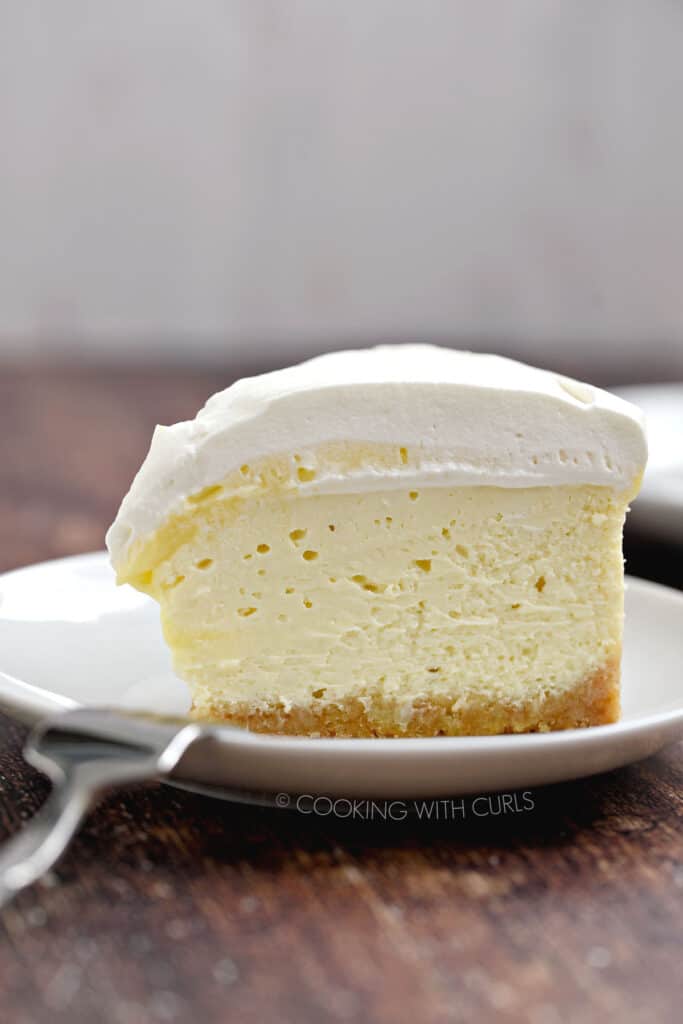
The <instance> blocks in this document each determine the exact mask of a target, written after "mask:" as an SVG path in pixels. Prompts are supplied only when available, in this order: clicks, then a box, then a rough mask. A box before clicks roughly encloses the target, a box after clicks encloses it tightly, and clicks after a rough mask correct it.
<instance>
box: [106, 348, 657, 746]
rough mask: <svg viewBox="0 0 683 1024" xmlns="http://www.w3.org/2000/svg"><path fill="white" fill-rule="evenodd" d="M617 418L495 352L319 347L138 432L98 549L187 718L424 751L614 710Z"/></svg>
mask: <svg viewBox="0 0 683 1024" xmlns="http://www.w3.org/2000/svg"><path fill="white" fill-rule="evenodd" d="M645 460H646V445H645V437H644V432H643V426H642V422H641V417H640V414H639V412H638V411H637V410H636V409H635V408H634V407H633V406H631V405H629V404H628V403H626V402H624V401H623V400H621V399H618V398H616V397H614V396H612V395H610V394H608V393H606V392H604V391H600V390H597V389H595V388H593V387H589V386H587V385H585V384H580V383H578V382H576V381H573V380H569V379H567V378H564V377H558V376H557V375H556V374H553V373H548V372H545V371H542V370H537V369H533V368H531V367H529V366H524V365H522V364H520V363H516V362H513V361H511V360H508V359H503V358H500V357H498V356H491V355H477V354H472V353H468V352H455V351H451V350H445V349H438V348H433V347H430V346H426V345H418V346H412V345H411V346H397V347H382V348H376V349H370V350H366V351H355V352H338V353H334V354H331V355H326V356H321V357H320V358H317V359H313V360H311V361H309V362H306V363H303V364H301V365H300V366H294V367H291V368H290V369H286V370H281V371H278V372H275V373H269V374H265V375H263V376H260V377H254V378H250V379H245V380H241V381H238V382H237V383H236V384H234V385H233V386H232V387H230V388H228V389H227V390H226V391H222V392H220V393H218V394H216V395H214V396H213V397H212V398H211V399H209V401H208V402H207V404H206V405H205V407H204V408H203V409H202V410H201V412H200V413H199V414H198V416H197V417H196V419H195V420H192V421H190V422H186V423H177V424H176V425H175V426H172V427H157V429H156V430H155V432H154V437H153V439H152V446H151V449H150V452H149V455H148V456H147V458H146V460H145V462H144V464H143V466H142V468H141V469H140V472H139V473H138V475H137V477H136V478H135V481H134V482H133V485H132V487H131V490H130V492H129V494H128V495H127V496H126V498H125V499H124V501H123V504H122V506H121V509H120V512H119V515H118V517H117V519H116V522H115V523H114V525H113V526H112V528H111V530H110V531H109V534H108V536H107V542H108V545H109V550H110V552H111V557H112V562H113V564H114V567H115V569H116V572H117V575H118V581H119V582H120V583H130V584H132V585H133V586H135V587H137V588H138V589H139V590H142V591H145V592H146V593H148V594H151V595H152V597H154V598H155V599H156V600H157V601H158V602H159V604H160V606H161V619H162V624H163V631H164V635H165V637H166V640H167V642H168V644H169V646H170V648H171V650H172V653H173V660H174V665H175V668H176V671H177V672H178V673H179V675H180V676H181V677H182V678H183V679H185V680H187V682H188V683H189V685H190V687H191V690H192V695H193V708H194V713H195V714H196V715H197V716H198V717H201V718H207V719H220V720H227V721H230V722H233V723H237V724H240V725H244V726H247V727H249V728H251V729H254V730H261V731H272V732H286V733H299V734H307V735H322V736H437V735H444V734H445V735H471V734H482V733H503V732H528V731H536V730H550V729H566V728H572V727H575V726H587V725H597V724H602V723H606V722H612V721H614V720H615V719H616V718H617V716H618V713H619V662H620V655H621V637H622V619H623V588H624V583H623V562H622V551H621V536H622V526H623V521H624V515H625V512H626V509H627V505H628V502H629V501H630V500H631V499H632V498H633V497H634V495H635V494H636V493H637V490H638V487H639V483H640V480H641V476H642V473H643V469H644V465H645Z"/></svg>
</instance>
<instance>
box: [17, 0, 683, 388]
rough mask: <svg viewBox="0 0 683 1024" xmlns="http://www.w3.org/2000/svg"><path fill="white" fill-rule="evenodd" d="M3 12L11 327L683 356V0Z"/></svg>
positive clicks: (174, 5) (642, 364) (155, 1)
mask: <svg viewBox="0 0 683 1024" xmlns="http://www.w3.org/2000/svg"><path fill="white" fill-rule="evenodd" d="M0 11H1V12H2V25H3V27H2V32H1V33H0V353H4V354H5V355H11V356H13V357H16V356H18V355H21V354H27V353H28V354H31V353H36V352H43V351H48V352H50V353H57V352H60V353H66V354H67V355H69V354H70V355H72V356H73V355H74V354H77V355H80V354H85V355H88V356H90V357H94V358H99V357H106V358H108V359H110V358H112V357H114V358H122V357H129V356H132V355H135V356H136V357H137V358H142V359H154V360H156V359H158V358H169V359H178V358H181V359H185V358H187V357H188V356H192V357H193V358H197V357H199V358H206V359H214V358H216V357H221V358H224V357H225V356H226V355H227V356H232V355H240V354H241V353H244V352H249V351H251V352H253V351H255V350H258V351H259V352H260V353H262V354H264V355H265V356H266V357H267V358H276V359H277V358H279V357H280V355H281V354H283V353H284V352H285V351H289V350H290V349H291V350H293V351H294V350H295V351H296V353H297V354H299V353H301V352H303V351H306V350H317V349H320V348H325V347H329V346H331V345H336V344H339V343H345V342H352V343H361V342H363V341H366V340H375V339H377V338H382V339H387V338H395V339H399V340H401V339H412V338H430V339H434V340H449V341H455V342H458V341H462V342H467V343H473V344H475V345H487V344H489V345H490V346H491V347H498V348H510V349H512V350H514V351H519V352H521V353H522V354H524V355H527V356H528V357H530V358H534V357H535V358H539V359H541V360H542V361H544V362H546V363H551V362H558V361H560V360H561V359H563V358H564V357H563V355H562V353H563V351H564V353H565V356H566V351H567V346H568V345H571V346H572V353H573V355H574V356H575V357H576V358H581V359H585V360H587V361H594V362H597V363H600V362H601V361H602V362H607V363H608V364H609V365H610V366H611V367H612V368H613V370H614V373H616V375H617V376H620V375H621V366H622V364H628V366H629V368H630V369H629V373H630V374H631V375H633V374H634V373H635V374H638V373H641V374H644V375H648V376H653V375H654V376H657V375H658V374H659V373H660V371H659V367H660V365H661V367H663V368H664V367H665V368H666V373H667V374H669V373H671V372H674V371H675V370H676V369H678V370H679V371H680V372H681V373H683V287H682V285H681V276H682V270H683V117H682V114H681V111H682V110H683V59H682V58H681V54H682V53H683V4H681V3H679V2H674V0H571V2H570V0H514V2H501V0H477V2H476V3H474V2H471V0H450V2H447V0H419V2H418V0H346V2H344V0H327V2H320V0H287V2H282V0H280V2H277V0H272V2H270V0H224V2H218V0H198V2H196V3H190V2H188V0H117V2H116V3H108V2H92V0H60V2H59V3H52V2H47V0H46V2H42V3H41V2H38V0H2V2H0ZM663 373H664V371H663V370H662V373H661V374H660V375H663Z"/></svg>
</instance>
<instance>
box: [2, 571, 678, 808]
mask: <svg viewBox="0 0 683 1024" xmlns="http://www.w3.org/2000/svg"><path fill="white" fill-rule="evenodd" d="M626 608H627V616H626V642H625V650H624V665H623V718H622V720H621V721H620V722H619V723H618V724H617V725H607V726H600V727H597V728H593V729H578V730H570V731H566V732H557V733H546V734H543V735H522V736H481V737H463V738H448V737H441V738H437V739H412V740H411V739H396V740H367V739H365V740H342V739H316V740H312V739H305V738H296V737H279V736H259V735H256V734H254V733H248V732H244V733H239V732H238V740H237V742H236V741H235V739H234V737H235V730H229V735H230V737H231V739H230V742H229V743H228V742H227V734H228V730H225V731H224V733H225V736H226V742H225V744H223V743H220V744H218V745H217V748H216V759H215V763H213V764H212V765H211V767H210V769H208V770H204V771H203V772H202V773H201V776H200V775H198V773H197V770H196V766H195V767H193V765H192V763H191V762H190V763H187V764H185V765H184V768H183V774H182V778H181V779H180V780H179V781H181V782H183V783H190V784H192V783H200V784H207V783H208V784H213V785H217V786H225V787H229V788H234V787H240V788H243V789H245V790H251V791H259V790H262V791H265V792H270V793H276V792H280V791H283V792H288V793H291V794H309V793H317V794H329V795H332V796H342V797H377V798H385V799H387V798H407V799H410V798H414V797H420V796H435V797H436V796H456V795H464V794H471V793H486V792H488V791H493V790H508V791H510V790H514V789H519V788H522V787H531V786H538V785H543V784H545V783H550V782H559V781H562V780H566V779H575V778H580V777H582V776H586V775H592V774H594V773H596V772H602V771H606V770H608V769H611V768H616V767H619V766H620V765H624V764H628V763H630V762H631V761H636V760H638V759H640V758H643V757H647V756H648V755H650V754H653V753H655V752H656V751H658V750H660V749H661V748H662V747H664V746H665V745H666V744H668V743H672V742H674V741H675V740H679V739H681V738H683V672H682V670H681V666H682V665H683V594H682V593H678V592H677V591H673V590H669V589H667V588H665V587H660V586H658V585H656V584H653V583H646V582H644V581H642V580H636V579H630V580H629V582H628V589H627V599H626ZM0 669H2V671H1V672H0V707H3V708H4V709H6V710H7V711H8V712H9V713H10V714H12V715H15V716H17V717H20V718H22V719H24V720H25V721H29V722H31V721H35V720H36V719H38V718H40V717H42V716H44V715H46V714H50V713H54V712H55V711H59V710H60V709H63V708H67V707H73V706H74V705H77V704H85V705H117V706H124V707H137V708H147V709H151V710H154V711H157V712H162V713H171V714H173V713H178V712H180V713H182V712H184V711H185V710H186V709H187V706H188V703H189V702H188V696H187V691H186V689H185V686H184V684H183V683H181V682H180V681H179V680H178V679H177V678H176V677H175V676H174V675H173V673H172V671H171V668H170V664H169V658H168V654H167V652H166V649H165V647H164V645H163V642H162V640H161V637H160V632H159V622H158V612H157V606H156V605H155V604H154V603H153V602H152V601H151V600H150V599H148V598H146V597H144V596H142V595H140V594H138V593H137V592H136V591H134V590H132V589H131V588H130V587H116V586H115V585H114V580H113V576H112V572H111V569H110V568H109V565H108V563H107V561H106V557H105V555H104V554H99V553H98V554H91V555H81V556H78V557H75V558H65V559H61V560H59V561H55V562H46V563H44V564H42V565H35V566H30V567H29V568H26V569H19V570H17V571H16V572H11V573H8V574H6V575H5V576H0ZM150 706H151V707H150ZM220 733H221V730H220V729H219V730H218V734H219V736H220Z"/></svg>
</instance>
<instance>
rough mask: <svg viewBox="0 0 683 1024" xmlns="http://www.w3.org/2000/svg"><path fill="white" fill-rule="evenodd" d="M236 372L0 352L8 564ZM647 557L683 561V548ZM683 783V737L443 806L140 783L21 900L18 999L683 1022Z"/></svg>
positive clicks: (536, 1022)
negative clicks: (323, 813)
mask: <svg viewBox="0 0 683 1024" xmlns="http://www.w3.org/2000/svg"><path fill="white" fill-rule="evenodd" d="M228 381H229V375H228V374H226V373H222V372H218V371H217V372H209V371H205V372H201V373H195V374H188V373H186V372H181V371H178V372H170V371H169V372H164V373H160V372H159V373H157V372H152V371H145V372H136V373H133V372H130V373H126V372H123V371H120V370H119V371H117V372H111V373H104V372H103V371H99V372H98V371H95V370H87V369H82V370H73V369H72V370H62V371H60V372H49V370H46V369H43V370H37V369H34V370H30V371H28V370H23V371H22V370H13V371H8V370H0V446H1V448H2V458H1V460H0V568H3V569H9V568H12V567H14V566H18V565H22V564H25V563H28V562H31V561H36V560H39V559H43V558H49V557H52V556H57V555H64V554H69V553H71V552H79V551H84V550H89V549H93V548H99V547H101V546H102V538H103V532H104V529H105V527H106V526H107V525H108V523H109V521H110V520H111V519H112V517H113V515H114V513H115V511H116V507H117V505H118V502H119V500H120V498H121V495H122V493H123V492H124V490H125V489H126V487H127V486H128V483H129V481H130V478H131V477H132V475H133V473H134V472H135V470H136V469H137V467H138V465H139V462H140V460H141V458H142V456H143V454H144V452H145V450H146V447H147V445H148V442H149V436H150V433H151V428H152V426H153V424H154V423H155V422H157V421H159V422H173V421H175V420H177V419H179V418H183V417H186V416H189V415H192V414H194V412H195V410H196V408H197V407H198V406H199V405H200V404H201V403H202V402H203V400H204V399H205V398H206V397H207V395H208V394H209V393H210V392H212V391H214V390H215V389H216V388H217V387H219V386H221V385H223V384H225V383H228ZM627 554H628V557H629V561H630V567H631V568H632V569H636V570H637V571H638V572H639V573H640V574H641V575H649V576H651V577H653V578H665V579H666V580H667V581H668V582H671V583H673V584H674V585H679V586H680V585H681V584H682V583H683V556H682V555H681V552H680V551H676V550H674V549H667V550H664V549H662V548H655V547H652V546H651V545H648V544H647V543H645V542H644V541H643V540H642V539H641V540H637V539H635V538H634V539H632V540H631V541H630V542H629V545H628V550H627ZM22 739H23V730H22V729H21V727H19V726H17V725H15V724H13V723H12V722H10V721H9V719H1V720H0V832H1V833H2V835H3V836H4V835H7V834H9V833H11V832H13V831H14V830H15V829H17V828H19V827H21V824H22V822H23V821H24V819H26V818H27V817H28V816H29V815H31V814H32V813H33V812H34V811H35V810H36V808H37V807H38V806H39V805H40V803H41V801H42V800H43V799H44V797H45V794H46V792H47V786H46V784H45V782H44V780H43V779H42V778H41V777H40V776H38V775H37V774H36V773H35V772H33V771H32V770H30V769H29V768H27V767H26V766H25V765H24V763H23V761H22V759H21V754H20V750H21V743H22ZM682 793H683V749H682V748H681V746H680V745H679V746H677V747H674V748H672V749H670V750H669V751H667V752H665V753H663V754H661V755H659V756H657V757H655V758H652V759H650V760H648V761H645V762H643V763H642V764H639V765H635V766H633V767H630V768H627V769H623V770H621V771H617V772H613V773H610V774H608V775H605V776H602V777H599V778H594V779H591V780H587V781H584V782H578V783H573V784H571V785H562V786H554V787H549V788H547V789H543V790H537V791H534V792H533V793H532V795H531V800H532V802H533V805H534V806H533V809H530V810H520V811H518V812H517V811H509V812H508V813H506V814H496V815H494V814H493V813H490V814H488V815H487V816H484V817H480V818H477V817H476V816H475V815H474V814H472V813H471V809H470V810H469V811H467V814H466V818H465V819H464V820H463V819H462V817H461V816H460V815H456V816H455V817H454V818H453V819H452V820H448V821H441V822H439V823H436V822H432V823H431V824H427V823H425V822H424V821H422V822H418V821H416V820H414V819H407V820H404V821H398V822H393V823H383V822H379V823H378V822H375V823H372V822H367V821H356V822H355V823H350V822H345V821H342V820H339V819H334V818H324V817H315V816H302V815H299V814H297V813H296V812H293V811H277V810H266V809H259V808H249V807H242V806H236V805H230V804H225V803H221V802H218V801H213V800H209V799H208V798H205V797H200V796H196V795H191V794H188V793H185V792H181V791H179V790H173V789H170V788H167V787H158V786H157V787H148V788H144V789H138V790H132V791H130V792H126V793H123V794H119V795H116V796H114V797H112V798H111V799H109V800H108V801H107V802H106V803H105V804H103V805H102V807H101V808H100V809H99V810H98V811H97V812H96V813H94V814H93V815H92V817H91V818H90V819H89V821H88V823H87V825H86V827H85V828H84V830H83V832H82V834H81V835H80V836H79V838H78V839H77V841H76V842H75V844H74V846H73V848H72V850H71V851H70V852H69V853H68V855H67V856H66V858H65V859H64V861H63V862H62V864H61V865H60V866H59V869H58V870H57V871H56V872H55V873H54V874H53V875H51V876H50V877H48V879H46V881H45V882H44V883H42V884H40V885H38V886H36V887H34V889H33V890H31V891H30V892H28V893H26V894H24V895H23V896H22V897H21V898H19V899H18V900H17V901H16V902H15V904H14V905H13V906H11V907H9V908H8V909H6V910H5V911H4V913H3V914H2V917H1V921H2V940H1V941H2V955H1V956H0V1007H1V1009H0V1020H2V1021H3V1022H4V1021H7V1022H9V1024H35V1022H39V1024H41V1022H43V1021H46V1022H57V1024H59V1022H69V1024H81V1022H90V1021H102V1022H105V1024H148V1022H149V1024H154V1022H158V1021H179V1022H185V1021H195V1020H197V1021H206V1022H210V1024H213V1022H222V1021H233V1020H234V1021H239V1022H245V1024H251V1022H254V1024H262V1022H266V1021H276V1022H278V1024H279V1022H283V1024H289V1022H291V1024H308V1022H319V1021H341V1022H345V1021H352V1022H355V1021H357V1022H387V1024H388V1022H393V1021H418V1022H426V1024H431V1022H441V1021H454V1022H461V1021H462V1022H468V1024H469V1022H471V1021H489V1020H493V1019H495V1020H501V1021H506V1022H511V1024H516V1022H529V1024H565V1022H567V1024H574V1022H577V1024H579V1022H580V1024H584V1022H589V1024H590V1022H600V1024H602V1022H604V1021H607V1020H620V1021H622V1022H631V1021H633V1022H637V1021H643V1022H650V1021H678V1020H680V1016H681V1005H683V972H682V971H681V963H682V958H683V927H682V920H683V797H682ZM496 806H497V805H496V803H495V802H494V803H493V804H492V805H491V811H493V810H495V809H496Z"/></svg>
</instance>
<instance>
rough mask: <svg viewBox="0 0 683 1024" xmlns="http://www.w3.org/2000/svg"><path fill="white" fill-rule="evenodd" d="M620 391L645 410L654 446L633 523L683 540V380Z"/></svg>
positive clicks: (668, 537)
mask: <svg viewBox="0 0 683 1024" xmlns="http://www.w3.org/2000/svg"><path fill="white" fill-rule="evenodd" d="M617 394H619V395H621V396H622V397H623V398H626V399H628V401H629V402H633V404H634V405H637V406H639V407H640V408H641V409H642V410H643V412H644V413H645V419H646V421H647V435H648V447H649V449H650V452H649V457H648V460H647V469H646V470H645V478H644V480H643V489H642V490H641V492H640V494H639V495H638V498H637V499H636V501H635V502H634V504H633V508H632V510H631V513H630V515H629V518H628V522H629V526H635V527H636V528H637V529H639V530H640V531H642V532H645V533H652V534H655V535H656V536H658V537H661V538H662V539H663V540H669V541H678V542H679V543H683V384H649V385H642V386H638V387H630V388H620V389H618V390H617Z"/></svg>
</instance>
